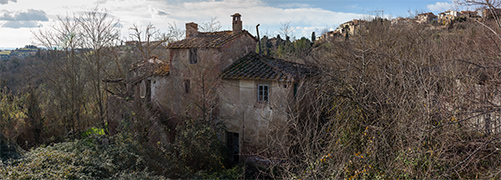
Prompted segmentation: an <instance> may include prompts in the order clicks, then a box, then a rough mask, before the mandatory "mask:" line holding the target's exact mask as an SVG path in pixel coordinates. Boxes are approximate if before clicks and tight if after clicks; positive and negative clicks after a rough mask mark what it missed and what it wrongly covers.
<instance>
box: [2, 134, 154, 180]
mask: <svg viewBox="0 0 501 180" xmlns="http://www.w3.org/2000/svg"><path fill="white" fill-rule="evenodd" d="M102 138H103V137H102V136H101V139H99V138H96V137H94V138H85V139H81V140H73V141H69V142H62V143H56V144H53V145H49V146H47V147H43V146H41V147H38V148H35V149H32V150H30V151H29V152H27V153H25V154H24V155H23V157H22V158H20V159H15V160H11V161H8V162H7V163H6V165H5V166H1V167H0V179H129V178H131V179H163V177H161V176H155V175H153V174H152V173H150V172H148V169H147V166H146V164H147V163H146V162H145V159H143V158H142V156H141V152H142V147H141V146H140V145H138V144H137V143H135V142H134V141H132V139H131V138H129V137H127V136H123V135H118V136H115V137H114V138H113V139H111V140H110V141H111V143H109V144H103V143H102V140H103V139H102Z"/></svg>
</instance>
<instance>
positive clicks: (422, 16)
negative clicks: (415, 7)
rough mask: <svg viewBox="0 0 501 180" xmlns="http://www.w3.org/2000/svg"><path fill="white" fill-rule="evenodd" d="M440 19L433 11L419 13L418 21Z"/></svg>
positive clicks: (424, 21) (426, 21)
mask: <svg viewBox="0 0 501 180" xmlns="http://www.w3.org/2000/svg"><path fill="white" fill-rule="evenodd" d="M436 20H438V17H437V16H436V15H435V14H433V13H432V12H428V13H422V14H418V15H417V20H416V22H418V23H430V22H432V21H436Z"/></svg>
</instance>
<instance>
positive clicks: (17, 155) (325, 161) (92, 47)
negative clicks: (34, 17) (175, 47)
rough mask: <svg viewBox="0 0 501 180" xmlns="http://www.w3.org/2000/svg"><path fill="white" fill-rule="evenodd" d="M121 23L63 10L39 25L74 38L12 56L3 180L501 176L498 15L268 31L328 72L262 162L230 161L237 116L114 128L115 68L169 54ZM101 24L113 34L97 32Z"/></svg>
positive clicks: (141, 120)
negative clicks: (345, 29) (323, 35)
mask: <svg viewBox="0 0 501 180" xmlns="http://www.w3.org/2000/svg"><path fill="white" fill-rule="evenodd" d="M115 23H116V21H115V20H113V19H111V18H110V17H108V16H106V14H105V13H101V12H94V13H88V14H85V15H82V17H74V18H61V19H60V20H59V23H58V24H56V25H55V26H54V27H53V28H54V29H55V30H57V31H51V30H49V31H46V32H45V31H43V32H38V33H36V34H35V35H36V37H37V39H38V40H39V41H40V43H41V44H43V45H44V46H46V47H53V46H58V47H63V49H55V50H53V48H50V50H48V51H46V52H43V53H38V54H37V55H36V56H34V57H30V58H27V59H16V60H9V61H2V62H0V65H1V66H0V67H1V72H0V73H1V74H2V76H0V85H2V86H5V88H2V89H1V90H0V120H1V121H0V131H1V138H0V140H1V143H0V155H1V157H2V159H1V160H2V161H1V164H0V178H1V179H9V178H10V179H17V178H27V179H30V178H31V179H47V178H49V179H50V178H56V179H59V178H64V179H77V178H84V179H161V178H210V179H215V178H229V179H238V178H284V179H326V178H333V179H339V178H347V179H353V178H370V179H383V178H385V179H386V178H410V179H443V178H482V179H483V178H494V179H498V178H500V176H501V175H500V173H501V171H500V170H499V169H500V166H501V163H500V162H499V161H498V160H499V158H500V154H499V148H500V146H501V142H500V134H499V125H501V124H500V121H499V113H498V112H499V110H500V107H501V106H500V103H501V101H500V100H501V99H500V98H499V95H500V94H499V87H498V85H499V83H500V82H501V81H500V79H499V75H500V70H501V68H500V67H501V66H500V64H499V57H500V52H501V51H500V48H499V43H500V42H501V38H500V37H501V36H499V33H500V32H501V28H500V27H499V24H497V21H496V20H495V19H494V20H491V21H486V22H475V21H464V22H458V23H454V24H453V25H449V26H447V27H446V28H441V27H438V26H430V25H427V24H391V22H390V21H387V20H382V19H374V20H371V21H368V22H367V23H364V24H362V25H361V26H359V28H358V29H357V30H356V33H355V34H354V35H349V36H342V37H339V38H334V39H325V40H321V41H316V42H311V41H309V40H308V39H306V38H302V39H299V40H295V41H291V40H290V39H289V38H286V39H285V40H282V39H280V38H277V39H278V40H277V41H276V42H274V43H275V44H272V43H271V41H268V39H267V38H265V39H264V40H263V41H262V43H261V46H262V47H261V50H262V51H263V52H261V53H265V54H268V55H273V56H277V57H280V58H283V59H286V60H293V61H298V62H302V63H307V64H309V65H312V66H315V67H317V69H318V71H319V72H318V76H315V77H314V78H311V79H308V80H307V81H305V82H303V83H304V84H302V85H301V87H302V88H301V89H299V90H298V93H297V94H298V96H297V97H296V101H295V104H292V105H291V106H290V107H289V112H291V113H289V115H290V116H289V117H288V120H287V122H286V123H287V124H286V125H287V131H286V133H283V134H279V135H277V134H273V135H274V136H270V137H269V139H270V141H271V144H274V146H269V147H267V148H266V149H262V150H261V151H260V152H257V153H258V154H260V155H262V156H261V157H262V158H264V159H267V160H268V162H270V163H269V164H268V166H262V167H254V166H251V165H236V166H235V165H232V164H231V163H230V162H228V161H227V159H226V154H227V152H226V149H225V146H224V143H223V142H221V141H220V140H219V139H220V138H219V132H221V131H222V130H223V129H224V124H220V123H217V122H214V121H212V120H211V119H203V118H199V117H186V118H185V119H183V122H184V123H182V124H181V125H180V126H178V127H176V128H167V127H166V128H165V129H166V130H167V129H169V130H170V131H172V132H174V133H172V134H174V135H175V136H174V138H173V139H171V141H170V142H168V143H166V144H162V143H158V142H157V141H155V140H153V139H151V134H155V133H158V132H157V130H154V129H151V128H149V127H151V124H153V123H158V122H160V124H157V125H160V126H168V125H166V124H161V122H165V119H168V117H164V116H162V115H159V114H156V113H155V112H148V113H145V112H144V109H134V108H131V109H127V111H130V112H131V113H130V114H132V116H131V117H124V119H123V121H122V122H121V123H120V124H119V125H118V127H117V129H118V134H116V135H113V136H109V135H108V134H109V132H108V124H107V122H106V100H107V96H112V95H117V94H123V93H125V92H124V91H125V90H124V89H123V87H121V86H117V85H109V84H106V83H104V82H103V80H105V79H120V78H122V79H126V78H127V77H128V70H129V67H130V65H131V64H132V63H135V62H136V61H138V60H142V59H145V58H148V57H150V56H151V55H157V56H159V57H167V56H166V55H165V54H164V53H165V51H164V50H157V47H158V45H153V46H151V45H149V44H148V45H146V46H145V47H143V46H134V47H123V46H118V40H119V39H118V36H117V33H118V32H117V31H116V29H115V28H116V26H115ZM214 25H217V23H216V24H214V22H211V23H209V24H207V25H206V26H207V27H214ZM95 28H102V29H99V31H93V29H95ZM55 32H57V33H55ZM96 32H101V33H98V34H94V33H96ZM102 32H105V33H102ZM145 32H146V34H142V33H141V30H140V28H139V27H134V28H133V33H132V34H133V35H132V36H133V38H134V39H135V40H139V41H147V42H149V41H152V40H153V39H155V38H156V39H160V40H162V41H169V37H173V38H174V39H176V37H178V36H179V34H180V33H179V32H180V31H179V30H176V29H175V28H173V29H171V32H170V33H169V34H165V35H164V36H157V35H159V34H158V32H157V31H155V30H154V27H153V26H148V27H147V28H146V31H145ZM95 35H105V36H106V37H101V38H99V39H101V40H102V41H100V42H96V41H92V38H91V37H95ZM155 36H156V37H155ZM150 38H151V39H150ZM171 40H172V39H171ZM125 48H129V49H125ZM160 49H162V48H160ZM131 51H135V52H137V53H134V54H131V53H129V52H131ZM21 79H22V80H21ZM169 133H171V132H169Z"/></svg>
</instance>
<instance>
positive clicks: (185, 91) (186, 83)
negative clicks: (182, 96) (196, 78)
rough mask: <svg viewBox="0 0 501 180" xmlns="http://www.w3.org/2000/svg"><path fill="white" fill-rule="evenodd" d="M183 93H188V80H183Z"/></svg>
mask: <svg viewBox="0 0 501 180" xmlns="http://www.w3.org/2000/svg"><path fill="white" fill-rule="evenodd" d="M184 93H186V94H188V93H190V80H184Z"/></svg>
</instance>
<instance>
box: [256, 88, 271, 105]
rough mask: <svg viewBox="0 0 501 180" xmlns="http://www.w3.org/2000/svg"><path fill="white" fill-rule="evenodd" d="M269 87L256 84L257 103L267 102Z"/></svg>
mask: <svg viewBox="0 0 501 180" xmlns="http://www.w3.org/2000/svg"><path fill="white" fill-rule="evenodd" d="M269 91H270V86H268V85H265V84H258V86H257V102H268V99H269Z"/></svg>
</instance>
